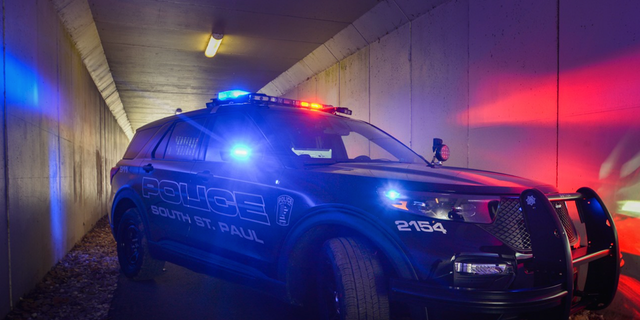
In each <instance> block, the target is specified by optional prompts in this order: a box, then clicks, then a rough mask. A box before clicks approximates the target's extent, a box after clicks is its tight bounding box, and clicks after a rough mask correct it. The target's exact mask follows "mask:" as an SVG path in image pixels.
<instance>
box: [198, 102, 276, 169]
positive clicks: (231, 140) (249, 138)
mask: <svg viewBox="0 0 640 320" xmlns="http://www.w3.org/2000/svg"><path fill="white" fill-rule="evenodd" d="M212 122H213V123H212V125H211V126H210V127H211V130H210V131H208V132H207V133H208V135H209V143H208V145H207V151H206V155H205V160H206V161H221V160H222V159H221V152H229V151H230V149H231V148H234V147H235V146H238V145H242V146H244V147H247V148H249V149H250V150H251V152H252V153H256V152H264V151H265V150H266V141H265V138H264V137H263V136H262V133H261V132H260V130H259V129H258V128H257V127H256V125H255V124H254V123H253V122H252V121H251V120H249V119H248V118H247V117H246V116H245V115H243V114H239V113H228V114H225V113H223V114H219V115H217V116H216V117H215V119H214V120H213V121H212Z"/></svg>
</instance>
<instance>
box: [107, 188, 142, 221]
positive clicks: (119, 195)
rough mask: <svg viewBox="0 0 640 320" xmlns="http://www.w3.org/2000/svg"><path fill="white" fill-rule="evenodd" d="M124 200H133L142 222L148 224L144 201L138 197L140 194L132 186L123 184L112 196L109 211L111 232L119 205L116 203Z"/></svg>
mask: <svg viewBox="0 0 640 320" xmlns="http://www.w3.org/2000/svg"><path fill="white" fill-rule="evenodd" d="M124 200H129V201H131V202H133V204H134V205H135V206H136V207H137V209H138V211H139V212H140V215H141V218H142V221H143V223H144V224H145V225H148V221H147V212H146V209H145V206H144V203H143V202H142V199H141V198H140V196H139V195H138V193H137V192H136V191H135V189H134V188H133V187H131V186H130V185H125V186H122V187H121V188H120V189H119V190H118V191H117V192H116V195H115V196H114V198H113V205H112V206H111V212H110V213H109V224H110V225H111V230H112V232H113V230H114V228H115V227H116V225H115V218H116V217H115V214H116V210H117V209H118V207H119V205H118V204H119V203H120V202H121V201H124Z"/></svg>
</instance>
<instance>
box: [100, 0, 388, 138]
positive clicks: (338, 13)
mask: <svg viewBox="0 0 640 320" xmlns="http://www.w3.org/2000/svg"><path fill="white" fill-rule="evenodd" d="M377 3H378V0H350V1H342V0H321V1H319V0H277V1H268V0H88V5H89V8H90V10H91V14H92V15H93V19H94V21H95V26H96V28H97V31H98V34H99V37H100V41H101V43H102V47H103V48H104V54H105V56H106V60H107V62H108V66H109V68H110V70H111V74H112V75H113V80H114V81H115V86H116V87H117V92H118V93H119V97H120V99H121V101H122V104H123V106H124V110H125V111H126V116H127V117H128V120H129V122H130V124H131V127H132V129H133V130H135V129H137V128H139V127H140V126H142V125H144V124H146V123H148V122H150V121H153V120H155V119H159V118H162V117H165V116H167V115H170V114H173V113H174V111H175V110H176V108H181V109H182V110H184V111H188V110H194V109H198V108H202V107H203V106H204V103H205V102H207V101H209V100H210V99H211V98H212V97H213V95H214V94H215V93H216V92H218V91H222V90H228V89H234V88H240V89H245V90H249V91H258V90H259V89H261V88H262V87H263V86H265V85H266V84H267V83H269V82H270V81H271V80H273V79H274V78H276V77H277V76H278V75H280V74H281V73H283V72H285V71H286V70H287V69H289V68H290V67H291V66H293V65H294V64H296V63H297V62H298V61H300V60H302V59H303V58H304V57H305V56H307V55H308V54H309V53H311V52H312V51H313V50H314V49H316V48H318V46H320V45H322V44H323V43H325V42H326V41H327V40H329V39H330V38H331V37H332V36H334V35H335V34H336V33H338V32H340V31H341V30H343V29H344V28H345V27H347V26H349V25H350V24H351V23H352V22H353V21H355V20H356V19H357V18H359V17H360V16H362V15H363V14H364V13H366V12H367V11H369V10H370V9H371V8H372V7H374V6H375V5H376V4H377ZM212 32H216V33H223V34H224V38H223V42H222V45H221V47H220V50H219V51H218V54H217V55H216V56H215V57H213V58H206V57H205V56H204V49H205V47H206V44H207V41H208V39H209V36H210V34H211V33H212Z"/></svg>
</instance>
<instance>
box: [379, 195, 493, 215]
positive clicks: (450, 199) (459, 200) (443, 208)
mask: <svg viewBox="0 0 640 320" xmlns="http://www.w3.org/2000/svg"><path fill="white" fill-rule="evenodd" d="M379 193H380V194H381V195H382V201H384V202H385V203H386V204H387V205H388V206H391V207H394V208H396V209H399V210H402V211H408V212H411V213H414V214H418V215H421V216H424V217H429V218H435V219H441V220H454V221H464V222H473V223H491V222H493V219H494V218H495V216H496V213H497V212H498V206H499V205H500V197H497V196H476V195H462V194H435V193H424V192H402V191H399V190H397V189H385V190H380V192H379Z"/></svg>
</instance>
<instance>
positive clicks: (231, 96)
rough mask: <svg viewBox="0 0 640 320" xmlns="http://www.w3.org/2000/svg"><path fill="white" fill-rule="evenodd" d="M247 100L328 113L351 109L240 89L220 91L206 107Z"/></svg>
mask: <svg viewBox="0 0 640 320" xmlns="http://www.w3.org/2000/svg"><path fill="white" fill-rule="evenodd" d="M249 101H257V102H261V103H264V104H272V105H280V106H288V107H297V108H304V109H311V110H319V111H325V112H329V113H342V114H346V115H351V114H352V111H351V110H349V109H348V108H343V107H334V106H332V105H328V104H320V103H312V102H308V101H302V100H293V99H287V98H279V97H272V96H268V95H266V94H262V93H250V92H247V91H242V90H229V91H222V92H220V93H218V94H217V95H216V98H215V99H212V101H211V102H209V103H207V107H208V108H212V107H215V106H220V105H232V104H245V103H248V102H249Z"/></svg>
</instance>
